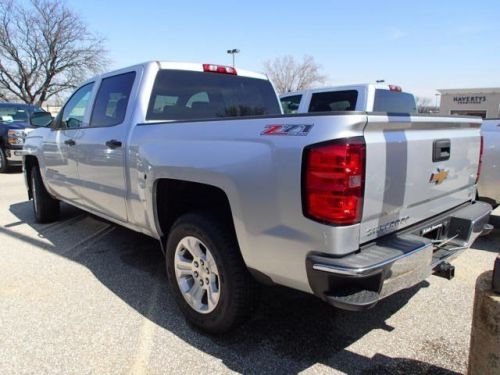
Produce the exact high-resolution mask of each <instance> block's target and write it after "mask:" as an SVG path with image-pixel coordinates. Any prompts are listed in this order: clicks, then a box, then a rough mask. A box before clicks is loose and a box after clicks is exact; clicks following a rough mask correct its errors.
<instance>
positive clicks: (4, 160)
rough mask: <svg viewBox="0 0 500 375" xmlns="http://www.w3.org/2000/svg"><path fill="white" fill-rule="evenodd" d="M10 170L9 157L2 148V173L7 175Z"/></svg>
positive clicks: (0, 171)
mask: <svg viewBox="0 0 500 375" xmlns="http://www.w3.org/2000/svg"><path fill="white" fill-rule="evenodd" d="M8 169H9V165H8V163H7V157H6V156H5V151H4V149H3V148H2V147H0V173H5V172H7V170H8Z"/></svg>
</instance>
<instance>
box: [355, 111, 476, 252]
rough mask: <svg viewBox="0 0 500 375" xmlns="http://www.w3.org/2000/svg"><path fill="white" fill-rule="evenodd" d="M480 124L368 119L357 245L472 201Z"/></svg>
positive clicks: (430, 119)
mask: <svg viewBox="0 0 500 375" xmlns="http://www.w3.org/2000/svg"><path fill="white" fill-rule="evenodd" d="M480 125H481V119H476V118H458V117H457V118H454V117H426V116H399V115H397V116H386V115H369V116H368V122H367V125H366V127H365V130H364V137H365V141H366V177H365V199H364V204H363V217H362V221H361V226H360V231H361V232H360V243H361V244H362V243H365V242H368V241H371V240H373V239H375V238H378V237H381V236H383V235H386V234H389V233H391V232H395V231H397V230H399V229H402V228H404V227H407V226H410V225H412V224H415V223H418V222H420V221H422V220H425V219H427V218H430V217H432V216H435V215H438V214H440V213H442V212H444V211H446V210H449V209H451V208H453V207H456V206H458V205H460V204H462V203H464V202H466V201H470V200H472V199H473V198H474V194H475V187H474V185H475V181H476V177H477V169H478V162H479V154H480V144H481V141H480V133H479V127H480Z"/></svg>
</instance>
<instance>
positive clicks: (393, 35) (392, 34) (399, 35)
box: [389, 29, 408, 40]
mask: <svg viewBox="0 0 500 375" xmlns="http://www.w3.org/2000/svg"><path fill="white" fill-rule="evenodd" d="M407 36H408V33H407V32H406V31H403V30H400V29H392V30H390V31H389V39H390V40H399V39H403V38H406V37H407Z"/></svg>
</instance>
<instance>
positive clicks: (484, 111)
mask: <svg viewBox="0 0 500 375" xmlns="http://www.w3.org/2000/svg"><path fill="white" fill-rule="evenodd" d="M437 91H438V92H439V93H440V94H441V104H440V106H439V113H440V114H443V115H468V116H481V117H482V118H499V117H500V87H490V88H477V89H449V90H448V89H442V90H437Z"/></svg>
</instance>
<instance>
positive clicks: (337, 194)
mask: <svg viewBox="0 0 500 375" xmlns="http://www.w3.org/2000/svg"><path fill="white" fill-rule="evenodd" d="M365 158H366V146H365V141H364V139H363V137H356V138H346V139H342V140H338V141H334V142H332V143H326V144H318V145H313V146H310V147H308V148H306V149H305V151H304V166H303V168H304V169H303V177H302V178H303V198H302V199H303V206H304V215H305V216H307V217H309V218H311V219H314V220H317V221H320V222H322V223H326V224H333V225H350V224H355V223H359V222H360V221H361V214H362V209H363V194H364V184H365Z"/></svg>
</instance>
